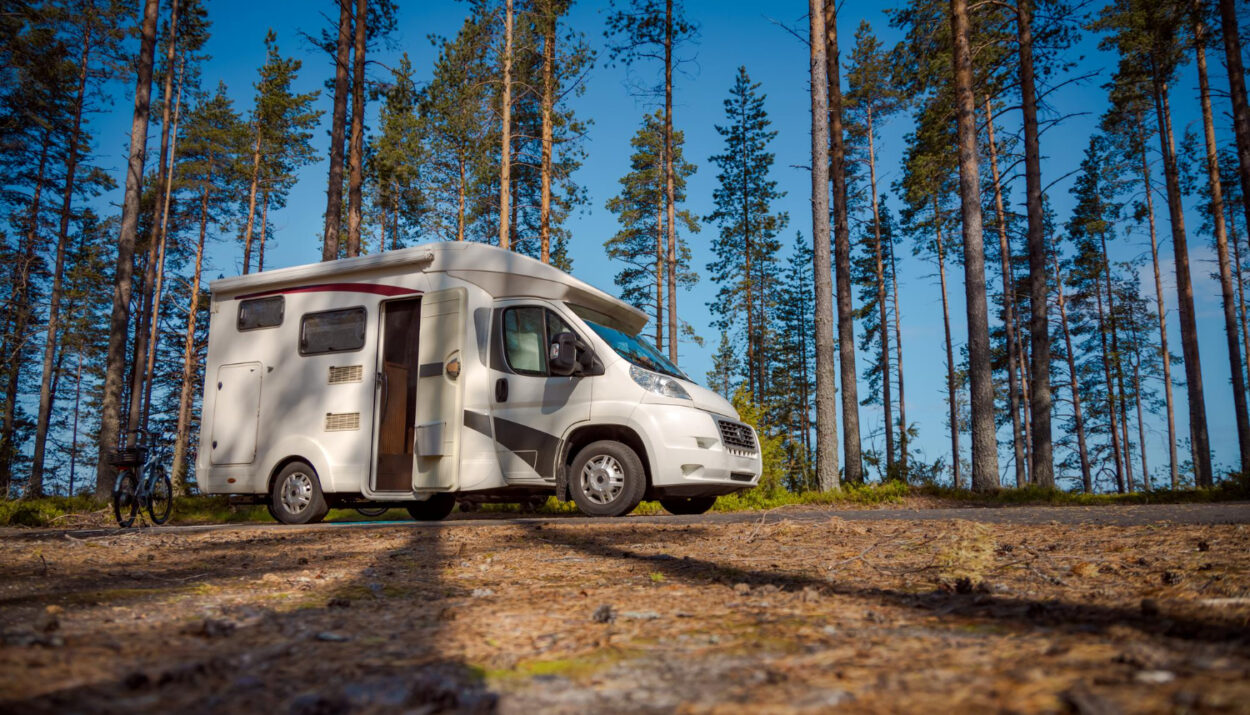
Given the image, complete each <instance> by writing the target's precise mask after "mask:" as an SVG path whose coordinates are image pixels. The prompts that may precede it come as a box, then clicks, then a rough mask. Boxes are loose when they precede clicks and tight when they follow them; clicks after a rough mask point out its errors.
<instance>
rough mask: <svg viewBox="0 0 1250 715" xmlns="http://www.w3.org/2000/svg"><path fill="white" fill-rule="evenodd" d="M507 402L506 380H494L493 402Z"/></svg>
mask: <svg viewBox="0 0 1250 715" xmlns="http://www.w3.org/2000/svg"><path fill="white" fill-rule="evenodd" d="M507 401H508V378H506V377H501V378H499V379H498V380H495V402H507Z"/></svg>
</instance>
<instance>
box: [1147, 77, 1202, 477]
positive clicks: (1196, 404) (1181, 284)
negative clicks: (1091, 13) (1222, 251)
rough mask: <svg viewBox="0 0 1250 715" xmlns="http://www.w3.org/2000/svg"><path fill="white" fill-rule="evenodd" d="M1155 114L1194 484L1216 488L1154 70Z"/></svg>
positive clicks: (1165, 113)
mask: <svg viewBox="0 0 1250 715" xmlns="http://www.w3.org/2000/svg"><path fill="white" fill-rule="evenodd" d="M1152 69H1153V70H1154V71H1153V72H1152V76H1153V81H1154V95H1155V112H1156V113H1157V114H1158V117H1159V141H1160V144H1161V145H1162V146H1161V150H1162V153H1163V174H1164V179H1165V181H1166V186H1167V197H1168V213H1169V215H1170V216H1171V219H1172V221H1171V223H1172V250H1173V252H1174V255H1175V262H1176V292H1177V304H1178V305H1177V308H1178V312H1179V313H1180V319H1181V349H1182V353H1183V355H1184V357H1185V388H1186V391H1187V392H1188V396H1189V400H1188V402H1189V429H1190V432H1192V433H1193V439H1192V441H1191V444H1190V450H1191V452H1192V455H1193V463H1194V484H1195V486H1198V487H1210V486H1212V475H1211V443H1210V440H1209V438H1208V436H1207V408H1206V397H1205V394H1204V392H1203V387H1202V364H1201V362H1200V360H1199V357H1198V324H1197V320H1196V318H1195V316H1194V286H1193V282H1192V280H1190V275H1189V245H1188V242H1187V239H1186V236H1185V213H1184V207H1183V206H1182V204H1181V189H1180V178H1179V176H1178V171H1177V168H1176V144H1175V141H1174V140H1173V137H1172V119H1171V112H1170V110H1169V108H1168V88H1167V83H1166V82H1164V81H1163V78H1162V77H1161V76H1160V75H1159V72H1158V69H1157V68H1152Z"/></svg>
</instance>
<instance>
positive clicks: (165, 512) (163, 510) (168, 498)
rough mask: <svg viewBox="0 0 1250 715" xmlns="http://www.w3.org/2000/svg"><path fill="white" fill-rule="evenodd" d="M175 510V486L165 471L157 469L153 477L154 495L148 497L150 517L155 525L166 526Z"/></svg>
mask: <svg viewBox="0 0 1250 715" xmlns="http://www.w3.org/2000/svg"><path fill="white" fill-rule="evenodd" d="M173 509H174V485H173V483H172V482H170V481H169V475H168V474H166V473H165V470H164V469H161V468H160V467H157V468H156V473H155V474H153V475H152V493H151V494H149V495H148V516H150V517H152V523H153V524H164V523H165V522H166V521H169V514H170V512H171V511H173Z"/></svg>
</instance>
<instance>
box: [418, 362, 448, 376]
mask: <svg viewBox="0 0 1250 715" xmlns="http://www.w3.org/2000/svg"><path fill="white" fill-rule="evenodd" d="M442 374H443V363H441V362H427V363H425V364H424V365H421V366H420V367H418V368H417V377H438V376H439V375H442Z"/></svg>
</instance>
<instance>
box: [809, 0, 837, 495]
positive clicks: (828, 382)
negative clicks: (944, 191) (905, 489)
mask: <svg viewBox="0 0 1250 715" xmlns="http://www.w3.org/2000/svg"><path fill="white" fill-rule="evenodd" d="M829 1H830V2H832V0H829ZM824 2H825V0H808V16H809V20H810V35H809V43H808V44H809V46H810V50H811V54H810V56H809V66H808V69H809V71H810V74H811V93H812V97H811V99H812V274H813V278H812V287H813V289H814V293H815V298H816V306H815V316H814V322H815V326H816V479H817V481H818V483H819V484H820V490H821V491H826V492H827V491H835V490H837V489H840V488H841V486H842V484H841V478H840V475H839V474H838V442H837V439H838V413H837V409H836V407H835V405H834V400H835V399H836V394H835V392H836V391H835V388H834V381H835V377H834V368H833V270H832V266H831V263H832V261H831V259H830V255H829V253H830V242H829V124H828V117H829V99H828V94H827V93H828V91H829V83H828V78H827V74H826V73H827V64H828V63H827V58H826V54H825V53H826V46H825V37H826V35H827V33H826V30H825V12H826V8H824V6H823V5H824Z"/></svg>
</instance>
